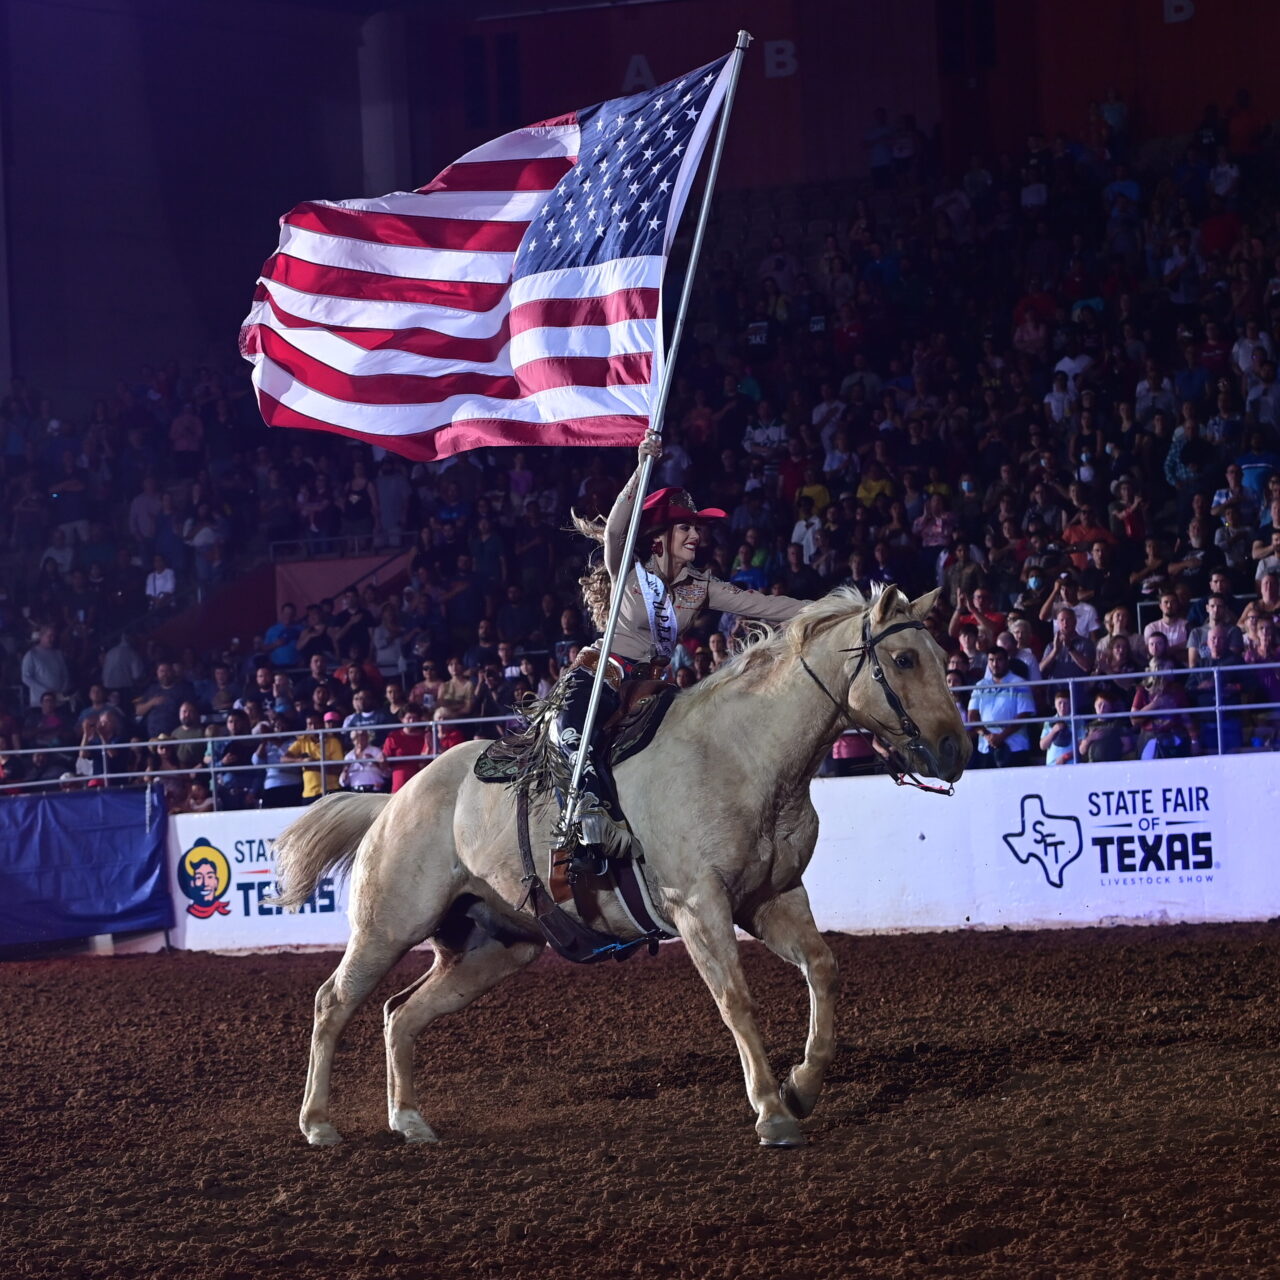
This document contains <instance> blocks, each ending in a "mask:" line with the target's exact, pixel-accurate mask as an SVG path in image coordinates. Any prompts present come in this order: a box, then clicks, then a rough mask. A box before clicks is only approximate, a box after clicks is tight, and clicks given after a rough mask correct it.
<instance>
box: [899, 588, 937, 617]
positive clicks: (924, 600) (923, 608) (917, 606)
mask: <svg viewBox="0 0 1280 1280" xmlns="http://www.w3.org/2000/svg"><path fill="white" fill-rule="evenodd" d="M940 590H941V588H939V587H934V589H933V590H932V591H930V592H929V594H928V595H924V596H921V597H920V599H919V600H913V601H912V602H911V603H910V604H909V605H907V612H908V613H909V614H910V615H911V616H912V617H913V618H914V619H915V620H916V621H917V622H923V621H924V620H925V619H926V618H927V617H928V616H929V615H930V614H931V613H932V612H933V606H934V605H935V604H937V603H938V595H939V592H940Z"/></svg>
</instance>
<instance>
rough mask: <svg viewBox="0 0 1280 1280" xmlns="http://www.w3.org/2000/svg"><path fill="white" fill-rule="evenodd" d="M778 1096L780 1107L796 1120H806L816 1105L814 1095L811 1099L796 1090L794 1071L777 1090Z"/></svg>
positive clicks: (816, 1101)
mask: <svg viewBox="0 0 1280 1280" xmlns="http://www.w3.org/2000/svg"><path fill="white" fill-rule="evenodd" d="M778 1095H779V1097H781V1099H782V1105H783V1106H784V1107H786V1109H787V1110H788V1111H790V1112H791V1114H792V1115H793V1116H795V1117H796V1119H798V1120H806V1119H808V1117H809V1116H810V1115H811V1114H812V1113H813V1109H814V1107H816V1106H817V1105H818V1098H817V1095H816V1094H815V1095H814V1096H813V1097H806V1096H805V1095H804V1094H802V1093H801V1092H800V1090H799V1089H797V1088H796V1073H795V1072H794V1071H792V1072H791V1074H790V1075H788V1076H787V1078H786V1080H785V1082H784V1083H783V1084H782V1086H781V1087H780V1088H779V1089H778Z"/></svg>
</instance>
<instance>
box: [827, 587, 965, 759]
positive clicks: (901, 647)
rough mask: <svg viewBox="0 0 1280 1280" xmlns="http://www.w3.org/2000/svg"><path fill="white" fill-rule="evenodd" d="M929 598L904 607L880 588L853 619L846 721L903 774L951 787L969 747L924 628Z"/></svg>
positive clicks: (896, 594)
mask: <svg viewBox="0 0 1280 1280" xmlns="http://www.w3.org/2000/svg"><path fill="white" fill-rule="evenodd" d="M937 598H938V593H937V591H931V592H929V594H928V595H924V596H921V597H920V599H918V600H911V601H909V600H908V599H907V598H906V596H904V595H903V594H902V592H901V591H899V590H898V589H897V587H887V588H886V589H885V590H884V591H882V592H881V593H880V594H879V595H878V596H877V597H876V598H875V600H874V601H873V603H872V604H871V605H870V607H868V608H867V609H866V610H864V611H863V612H862V614H861V615H860V620H859V622H858V623H857V624H856V625H857V627H858V630H857V631H856V632H855V634H854V638H853V643H852V645H851V646H850V648H849V650H848V657H849V659H850V665H849V666H848V668H847V670H848V672H849V674H850V681H849V692H848V705H849V715H850V716H851V717H852V719H853V721H854V722H855V723H856V724H857V725H859V726H860V727H861V728H863V729H866V730H867V731H868V732H870V733H871V734H872V735H873V736H874V737H875V739H876V742H877V743H878V744H879V745H880V747H881V748H882V749H883V750H885V751H886V752H887V753H888V754H889V756H890V757H891V759H892V760H893V761H894V762H895V763H896V764H897V765H898V766H899V767H900V768H901V769H903V770H904V771H907V772H913V773H922V774H926V775H929V776H932V777H935V778H941V779H942V780H943V781H945V782H954V781H955V780H956V779H957V778H958V777H959V776H960V775H961V774H962V773H963V772H964V768H965V765H967V764H968V763H969V757H970V755H972V753H973V744H972V743H971V742H970V741H969V735H968V733H967V732H966V731H965V726H964V721H963V720H962V719H961V717H960V712H959V710H958V709H957V707H956V703H955V699H954V698H953V697H952V695H951V690H950V689H949V688H948V687H947V680H946V667H945V664H944V661H943V653H942V649H941V648H940V647H939V645H938V643H937V641H936V640H934V638H933V637H932V636H931V635H930V634H929V632H928V630H927V629H926V628H925V625H924V624H925V619H926V618H927V617H928V616H929V613H930V611H931V610H932V609H933V606H934V603H935V602H936V600H937Z"/></svg>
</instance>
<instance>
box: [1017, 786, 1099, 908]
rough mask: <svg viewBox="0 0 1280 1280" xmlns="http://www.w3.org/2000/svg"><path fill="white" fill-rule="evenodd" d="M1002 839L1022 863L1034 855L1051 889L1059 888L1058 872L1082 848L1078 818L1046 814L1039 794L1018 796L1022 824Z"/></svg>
mask: <svg viewBox="0 0 1280 1280" xmlns="http://www.w3.org/2000/svg"><path fill="white" fill-rule="evenodd" d="M1004 842H1005V844H1007V845H1008V846H1009V848H1010V849H1011V850H1012V852H1013V856H1014V857H1015V858H1017V860H1018V861H1019V862H1021V863H1023V864H1024V865H1025V864H1027V863H1029V862H1030V861H1031V860H1032V858H1034V859H1035V860H1036V861H1037V862H1038V863H1039V864H1040V867H1041V869H1042V870H1043V871H1044V878H1045V879H1046V880H1047V881H1048V882H1049V883H1050V884H1051V885H1052V886H1053V887H1054V888H1055V889H1061V888H1062V873H1063V872H1064V871H1066V869H1067V868H1068V867H1069V866H1070V865H1071V864H1072V863H1073V862H1074V861H1075V860H1076V859H1077V858H1078V857H1079V856H1080V854H1081V853H1082V852H1083V851H1084V837H1083V834H1082V833H1081V830H1080V819H1079V818H1073V817H1071V816H1070V815H1069V814H1058V813H1046V812H1045V809H1044V799H1043V797H1041V796H1023V797H1022V827H1021V829H1020V830H1018V831H1014V832H1010V833H1009V834H1008V835H1006V836H1005V837H1004Z"/></svg>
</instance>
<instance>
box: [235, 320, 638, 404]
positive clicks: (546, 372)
mask: <svg viewBox="0 0 1280 1280" xmlns="http://www.w3.org/2000/svg"><path fill="white" fill-rule="evenodd" d="M252 327H254V328H256V329H257V334H256V341H257V343H258V344H259V346H260V349H261V350H262V351H263V352H264V353H265V354H266V355H268V356H270V358H271V359H272V360H273V361H274V362H275V363H276V364H278V365H279V366H280V367H281V368H282V369H284V370H286V371H287V372H288V373H289V374H291V375H292V376H293V377H294V378H295V379H296V380H297V381H298V382H300V383H302V384H303V386H306V387H310V388H311V389H312V390H313V391H318V392H320V393H321V394H322V395H326V396H330V397H332V398H333V399H335V400H347V401H350V402H351V403H352V404H439V403H440V402H441V401H443V400H447V399H448V398H449V397H450V396H460V395H476V396H490V397H492V398H493V399H495V400H519V399H520V398H521V397H522V396H526V395H531V394H533V393H534V392H537V391H552V390H555V389H556V388H557V387H615V386H644V385H647V384H648V382H649V378H650V375H651V373H652V368H653V356H652V355H651V354H650V353H649V352H647V351H637V352H630V353H627V354H624V355H616V356H547V357H545V358H543V359H541V360H531V361H530V362H529V363H528V364H524V365H521V366H520V368H519V369H518V370H517V371H516V374H515V376H514V377H512V376H510V375H495V374H488V373H449V374H443V375H441V376H440V377H426V376H423V375H419V374H410V373H375V374H350V373H343V372H341V371H340V370H338V369H334V368H332V367H331V366H330V365H327V364H324V363H323V362H322V361H319V360H316V359H315V358H314V357H312V356H309V355H307V354H306V353H305V352H302V351H299V350H298V349H297V348H296V347H292V346H290V345H289V344H288V343H287V342H286V341H285V340H284V339H283V338H281V337H280V335H279V334H277V333H275V332H273V331H272V330H271V329H268V328H266V327H265V326H262V325H257V326H252ZM254 341H255V335H249V336H248V337H247V343H248V347H249V350H250V351H252V350H253V349H254Z"/></svg>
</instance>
